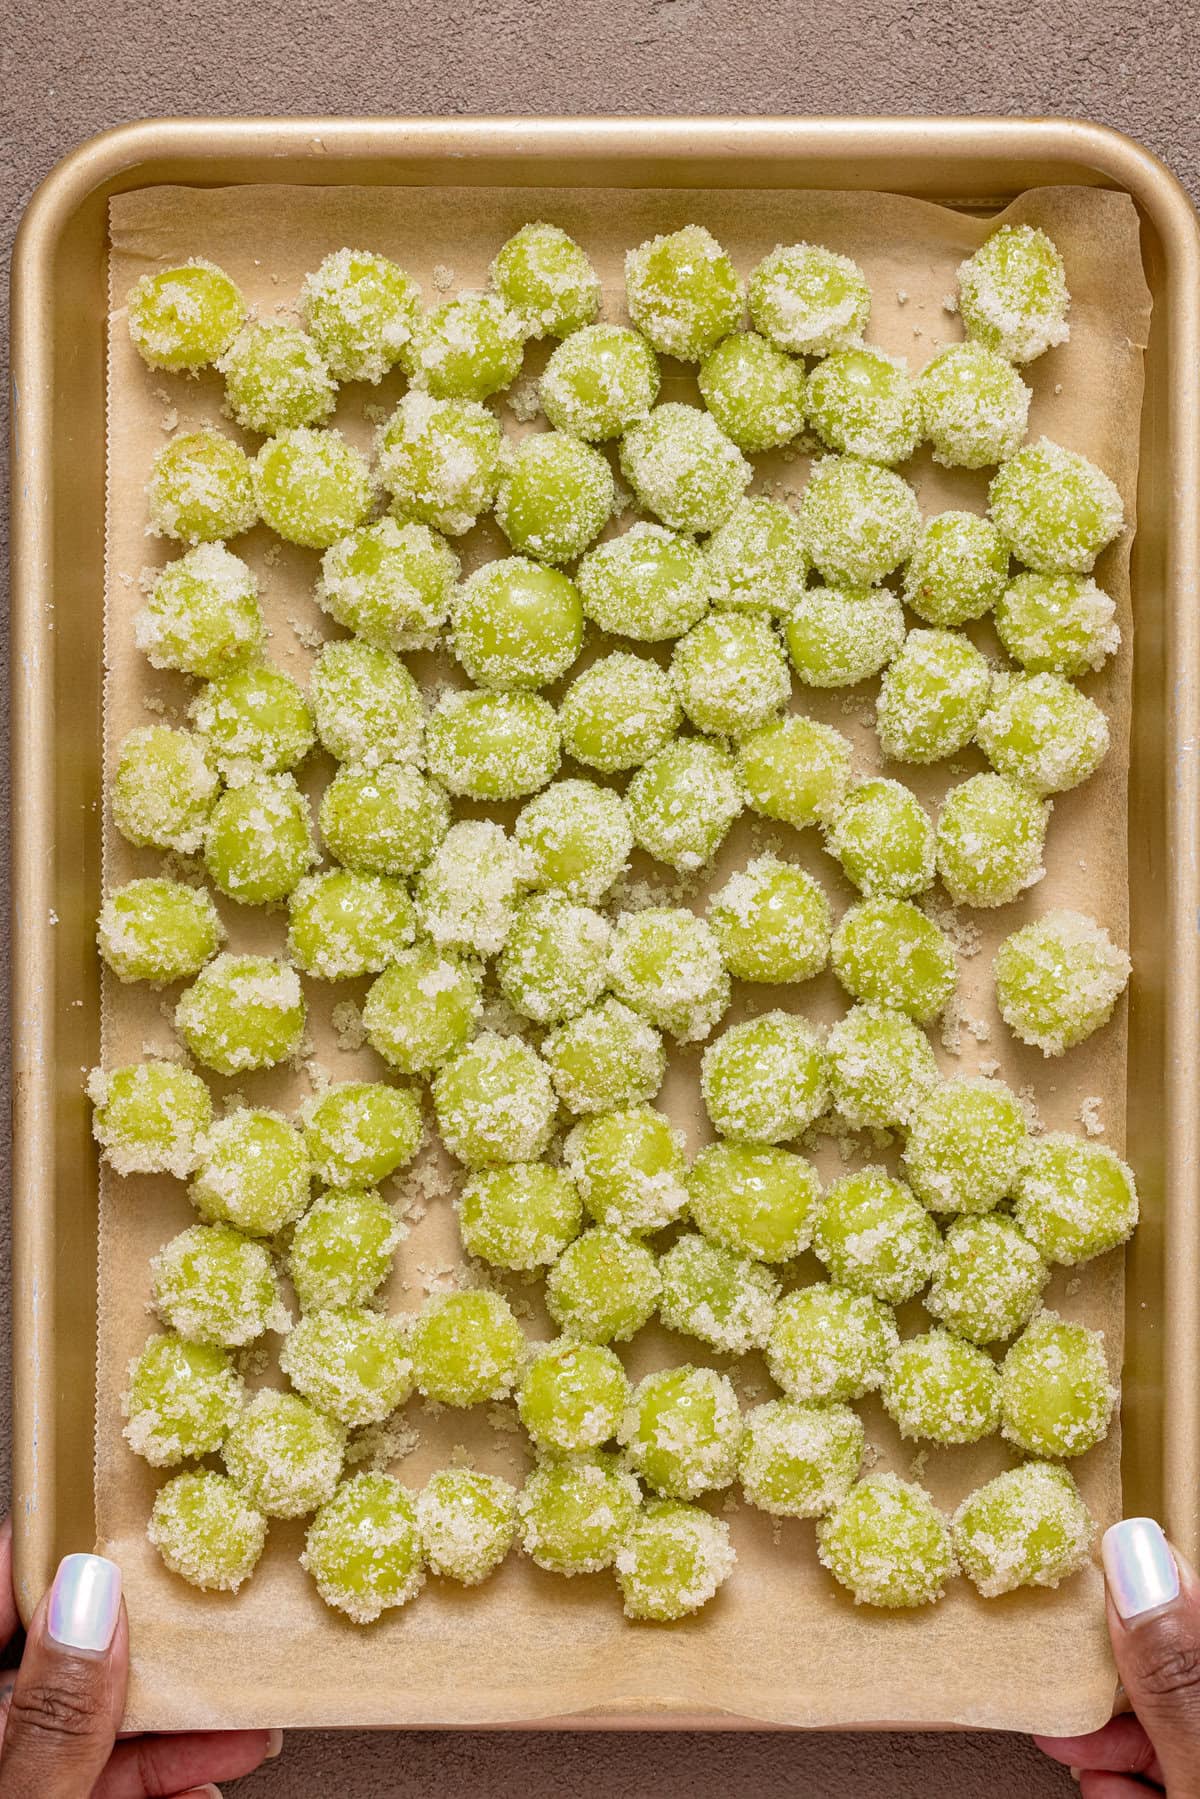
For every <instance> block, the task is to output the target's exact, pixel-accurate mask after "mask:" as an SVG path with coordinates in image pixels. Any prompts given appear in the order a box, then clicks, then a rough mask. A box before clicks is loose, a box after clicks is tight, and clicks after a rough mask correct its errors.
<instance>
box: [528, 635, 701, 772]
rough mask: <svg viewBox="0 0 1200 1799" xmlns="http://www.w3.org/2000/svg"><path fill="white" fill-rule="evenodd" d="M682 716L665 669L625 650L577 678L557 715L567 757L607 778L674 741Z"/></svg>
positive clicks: (605, 657)
mask: <svg viewBox="0 0 1200 1799" xmlns="http://www.w3.org/2000/svg"><path fill="white" fill-rule="evenodd" d="M685 628H686V627H685ZM681 717H682V713H681V711H680V706H679V701H678V699H677V697H676V694H675V689H674V688H673V687H672V685H671V679H670V676H669V675H668V674H667V672H666V670H665V669H661V668H660V667H659V666H658V664H657V662H651V661H650V659H649V657H647V656H633V655H630V654H629V652H628V651H626V650H614V651H613V652H612V653H611V654H610V655H608V656H602V657H601V658H600V659H599V661H598V662H593V663H592V664H591V666H590V667H589V668H586V669H584V671H583V673H582V674H581V675H577V676H576V677H575V679H574V681H572V683H571V685H570V687H568V689H567V691H566V693H565V694H564V695H563V698H562V704H561V705H560V707H559V711H558V718H559V724H560V725H561V727H562V743H563V749H564V750H565V751H566V753H567V755H568V756H573V757H574V759H575V761H576V762H582V763H583V764H584V765H585V766H586V767H588V768H598V769H600V770H602V772H603V773H605V774H618V773H621V772H622V771H623V770H625V769H627V768H636V767H637V766H638V765H639V763H642V762H647V761H649V759H650V757H651V756H653V755H654V754H655V752H656V751H658V750H660V749H662V748H663V747H664V746H665V745H666V744H667V743H669V742H670V740H671V738H672V737H673V736H674V734H675V732H676V730H677V729H678V726H679V722H680V719H681Z"/></svg>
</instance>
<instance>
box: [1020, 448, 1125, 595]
mask: <svg viewBox="0 0 1200 1799" xmlns="http://www.w3.org/2000/svg"><path fill="white" fill-rule="evenodd" d="M988 511H989V512H990V513H991V515H992V518H993V519H994V520H995V523H996V526H997V529H998V530H999V532H1000V535H1001V537H1003V539H1004V541H1005V543H1007V545H1008V547H1009V549H1010V550H1011V551H1012V553H1013V555H1014V556H1016V557H1017V559H1018V560H1019V561H1021V562H1023V563H1024V564H1025V565H1026V567H1027V568H1031V569H1033V570H1034V571H1035V572H1036V573H1037V574H1039V575H1065V574H1076V575H1086V574H1087V573H1088V571H1089V570H1090V568H1091V566H1092V564H1093V563H1094V562H1095V560H1096V557H1097V556H1098V555H1099V554H1100V552H1101V550H1103V549H1104V548H1105V547H1106V545H1108V544H1110V543H1111V542H1112V541H1113V539H1114V537H1116V536H1117V535H1118V534H1119V533H1120V531H1121V530H1122V529H1123V528H1124V524H1125V513H1124V508H1123V506H1122V503H1121V496H1120V494H1119V493H1118V491H1117V489H1116V487H1115V485H1114V484H1113V482H1112V481H1111V480H1110V479H1109V477H1108V476H1107V475H1106V474H1105V473H1104V470H1103V469H1100V468H1097V467H1096V464H1095V463H1094V462H1089V461H1088V458H1087V457H1086V456H1081V455H1079V453H1078V452H1077V451H1075V450H1065V449H1064V448H1063V447H1062V445H1061V444H1056V443H1051V441H1050V439H1049V438H1047V437H1041V438H1039V439H1038V441H1037V442H1036V443H1033V444H1026V446H1025V447H1024V449H1021V450H1018V451H1017V453H1016V455H1015V456H1011V457H1010V458H1009V460H1008V461H1007V462H1006V463H1004V464H1003V466H1002V467H1001V468H1000V469H999V471H998V472H997V473H996V475H995V476H994V477H993V479H992V484H991V486H990V487H989V488H988Z"/></svg>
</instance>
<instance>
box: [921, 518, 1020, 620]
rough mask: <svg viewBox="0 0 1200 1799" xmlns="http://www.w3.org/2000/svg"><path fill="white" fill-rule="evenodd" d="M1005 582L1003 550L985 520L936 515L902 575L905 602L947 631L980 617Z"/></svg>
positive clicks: (998, 537)
mask: <svg viewBox="0 0 1200 1799" xmlns="http://www.w3.org/2000/svg"><path fill="white" fill-rule="evenodd" d="M1007 580H1008V546H1007V545H1006V544H1005V542H1004V540H1003V538H1002V537H1001V535H1000V533H999V531H998V530H997V529H996V527H995V525H994V524H993V523H992V521H991V519H990V518H980V517H979V515H978V514H977V513H974V512H939V513H936V514H935V515H934V517H933V518H930V519H926V521H925V525H924V528H923V529H922V531H921V535H920V537H919V538H918V540H917V544H916V548H915V549H914V550H913V553H912V558H911V560H910V562H909V564H908V567H907V568H906V569H905V571H904V603H905V605H906V606H909V607H911V608H912V610H913V611H914V612H915V613H916V615H917V617H918V618H921V619H924V621H925V623H926V624H927V625H938V626H940V627H941V628H942V629H943V630H948V629H949V628H950V627H952V626H954V625H965V624H967V623H969V621H970V620H971V619H973V618H982V617H983V615H984V613H985V612H990V611H991V609H992V607H993V606H994V605H995V604H996V603H997V601H998V600H999V599H1000V596H1001V595H1002V594H1003V592H1004V588H1005V585H1006V583H1007Z"/></svg>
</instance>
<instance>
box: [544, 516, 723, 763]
mask: <svg viewBox="0 0 1200 1799" xmlns="http://www.w3.org/2000/svg"><path fill="white" fill-rule="evenodd" d="M575 578H576V581H577V582H578V584H579V592H580V594H581V595H582V598H583V610H584V613H585V614H586V616H587V617H588V618H590V619H591V621H592V623H593V624H594V625H598V626H599V627H600V629H601V630H602V631H608V632H611V633H612V634H613V635H614V636H618V637H632V638H635V639H636V640H637V641H638V642H640V643H662V642H664V641H665V640H666V639H667V638H670V637H682V635H683V633H684V632H685V631H688V630H690V629H691V627H692V626H693V625H694V624H696V623H697V621H698V620H699V619H701V618H703V616H704V614H705V612H706V611H707V610H708V588H707V581H706V565H705V560H704V552H703V551H702V550H701V549H699V548H698V547H697V545H696V544H694V543H693V542H692V541H691V539H690V538H688V537H684V536H682V535H680V534H678V533H676V532H674V531H668V530H666V528H665V527H664V526H662V525H652V524H644V523H638V524H636V525H631V526H630V528H629V530H628V531H625V532H623V533H622V534H621V536H620V537H612V538H609V540H608V541H607V542H606V543H602V544H598V545H597V546H596V548H595V549H594V550H589V551H588V553H587V555H586V556H585V557H584V558H583V560H582V562H581V563H580V564H579V568H578V570H577V572H576V576H575ZM625 766H628V765H625Z"/></svg>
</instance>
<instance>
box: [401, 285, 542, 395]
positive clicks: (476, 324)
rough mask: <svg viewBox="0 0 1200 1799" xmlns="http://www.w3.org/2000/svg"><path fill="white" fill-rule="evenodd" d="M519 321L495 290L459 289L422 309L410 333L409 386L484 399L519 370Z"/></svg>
mask: <svg viewBox="0 0 1200 1799" xmlns="http://www.w3.org/2000/svg"><path fill="white" fill-rule="evenodd" d="M524 355H525V326H524V324H523V322H522V320H521V319H519V318H518V317H517V316H516V314H515V313H512V312H510V311H509V310H508V307H507V306H506V305H505V303H504V301H503V299H502V298H501V297H500V295H499V294H479V293H462V294H459V295H458V297H457V298H456V299H454V300H447V301H445V303H444V304H443V305H441V306H435V307H434V309H433V311H432V312H430V313H427V314H426V315H425V317H424V319H423V320H422V321H421V322H420V324H419V325H418V327H417V329H416V331H415V332H414V335H413V343H412V347H411V350H410V352H409V357H408V361H409V366H410V369H411V372H412V379H413V385H414V386H415V387H418V388H424V389H425V390H426V392H428V393H430V394H432V395H433V397H434V399H435V400H486V399H487V398H488V396H489V394H494V393H499V391H500V390H501V388H504V387H508V386H510V385H511V383H512V382H513V381H515V380H516V378H517V376H518V375H519V374H520V372H521V363H522V360H523V359H524Z"/></svg>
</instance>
